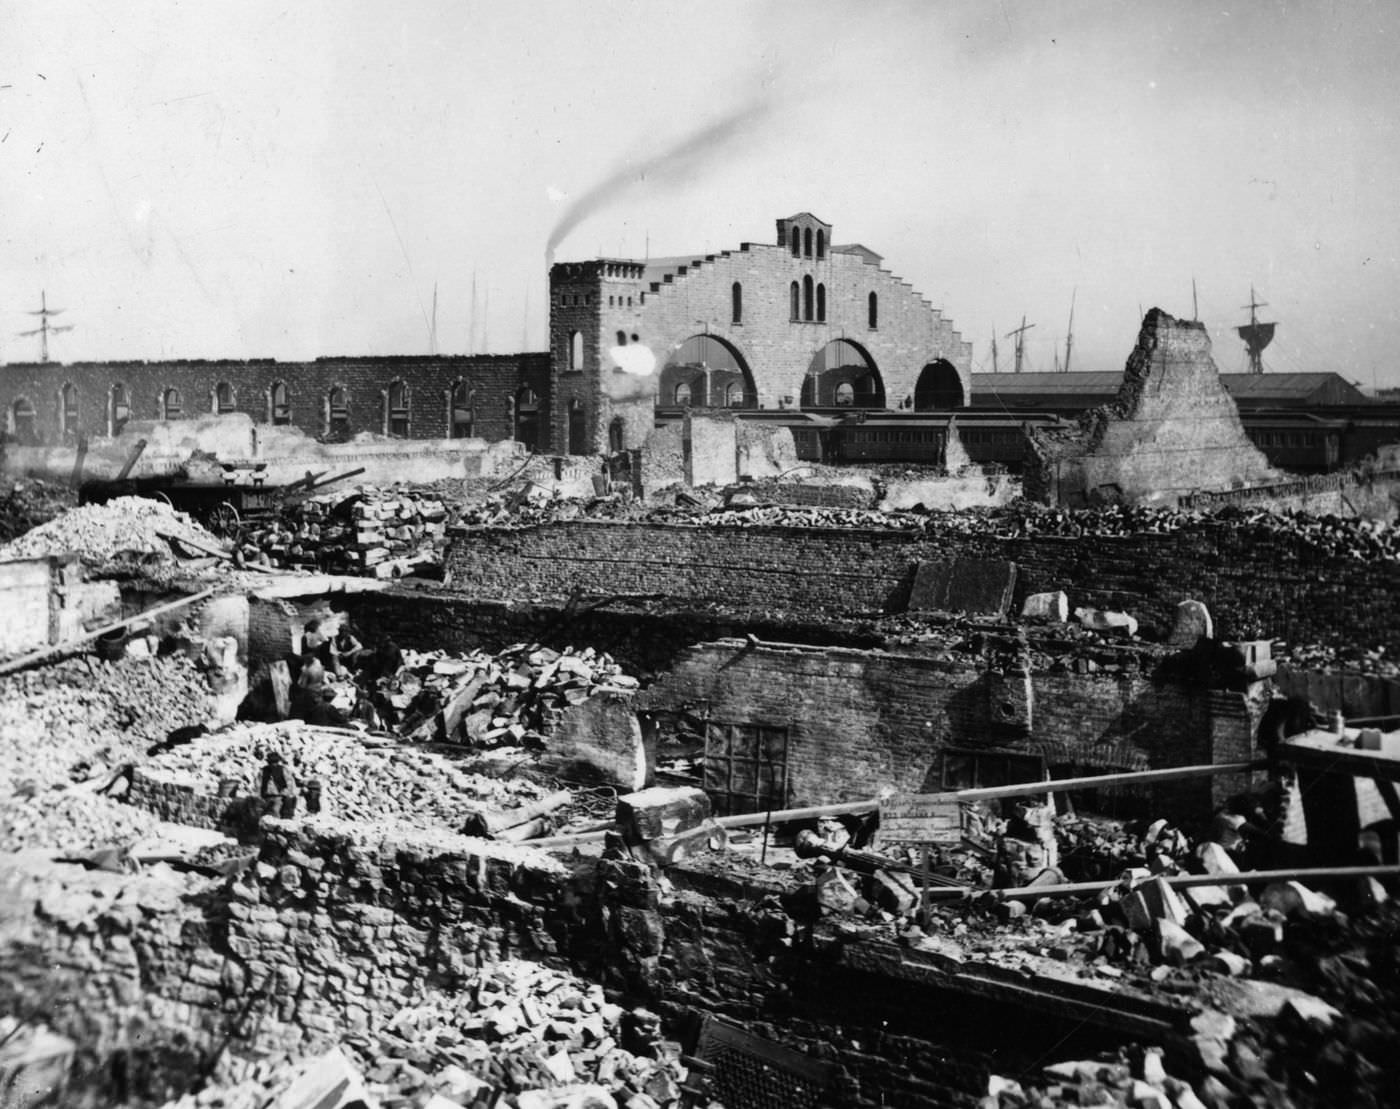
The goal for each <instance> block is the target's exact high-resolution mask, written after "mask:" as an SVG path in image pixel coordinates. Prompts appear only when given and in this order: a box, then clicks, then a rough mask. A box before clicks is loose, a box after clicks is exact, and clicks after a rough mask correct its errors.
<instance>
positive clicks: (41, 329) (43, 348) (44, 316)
mask: <svg viewBox="0 0 1400 1109" xmlns="http://www.w3.org/2000/svg"><path fill="white" fill-rule="evenodd" d="M65 311H67V309H64V308H50V307H49V299H48V294H47V293H46V292H44V291H43V290H42V289H41V290H40V291H39V310H38V311H37V312H30V313H29V315H31V316H38V317H39V326H38V327H36V328H35V329H34V330H33V331H21V332H20V336H21V337H27V336H30V335H38V336H39V350H40V355H39V361H40V362H47V361H48V360H49V332H51V331H52V332H53V333H54V334H55V335H57V334H58V333H59V332H61V331H72V330H73V325H72V324H68V325H67V326H66V327H52V326H50V325H49V317H50V316H58V315H61V314H62V313H63V312H65Z"/></svg>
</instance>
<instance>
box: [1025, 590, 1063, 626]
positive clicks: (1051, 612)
mask: <svg viewBox="0 0 1400 1109" xmlns="http://www.w3.org/2000/svg"><path fill="white" fill-rule="evenodd" d="M1021 615H1022V616H1025V617H1027V618H1029V619H1032V620H1052V621H1054V622H1055V623H1057V624H1063V623H1065V622H1066V621H1067V620H1068V619H1069V597H1067V596H1066V595H1065V592H1064V590H1057V591H1056V592H1054V593H1032V594H1031V595H1030V596H1029V597H1027V598H1026V602H1025V604H1023V605H1022V606H1021Z"/></svg>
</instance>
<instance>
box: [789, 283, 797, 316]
mask: <svg viewBox="0 0 1400 1109" xmlns="http://www.w3.org/2000/svg"><path fill="white" fill-rule="evenodd" d="M789 294H790V298H791V300H792V309H791V311H790V312H789V313H788V319H790V320H796V319H799V318H800V317H799V316H798V314H797V298H798V293H797V282H796V281H794V282H793V283H792V288H791V289H790V290H789Z"/></svg>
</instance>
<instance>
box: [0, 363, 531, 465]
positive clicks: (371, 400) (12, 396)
mask: <svg viewBox="0 0 1400 1109" xmlns="http://www.w3.org/2000/svg"><path fill="white" fill-rule="evenodd" d="M396 381H401V382H403V383H404V384H405V385H406V386H407V398H406V399H407V405H408V416H409V426H408V437H409V438H414V439H435V438H447V437H448V436H449V435H450V434H451V423H450V420H451V417H450V414H449V413H450V407H451V403H450V398H451V394H452V389H453V387H454V386H455V385H456V384H458V383H459V382H460V383H463V384H464V385H465V386H466V388H467V389H468V390H470V391H471V392H472V394H473V408H474V412H475V426H474V427H473V433H474V434H475V435H476V436H478V437H481V438H486V439H492V440H496V439H511V438H514V436H515V424H514V418H515V403H516V395H517V392H518V391H519V390H520V389H521V388H522V387H524V386H528V387H529V388H531V389H533V390H534V391H535V392H536V394H537V395H538V396H539V397H540V398H541V403H542V404H545V405H547V403H548V395H549V356H548V355H547V354H543V353H540V354H515V355H470V356H467V355H441V356H422V357H419V356H384V357H363V358H318V359H317V360H316V361H314V362H276V361H273V360H271V359H257V360H251V361H247V362H239V361H200V360H191V361H183V360H172V361H169V362H77V363H72V364H66V365H65V364H59V363H47V364H39V363H12V364H10V365H7V366H5V367H4V373H3V374H0V405H3V410H4V412H5V413H6V419H7V423H6V430H8V431H10V432H15V431H16V430H17V429H16V427H15V421H14V405H15V403H16V401H18V400H19V399H20V398H24V399H25V400H28V401H29V403H30V404H32V405H33V407H34V411H35V420H34V431H35V435H36V437H37V438H38V440H39V441H40V442H43V443H58V442H62V441H63V440H64V438H65V432H67V437H68V438H73V437H75V436H76V433H77V431H78V430H81V431H83V432H84V433H86V434H88V435H106V434H108V433H109V431H110V428H111V423H110V420H111V415H112V413H111V399H112V387H113V385H118V384H119V385H121V386H122V387H123V389H124V390H125V391H126V396H127V400H128V403H129V406H130V418H131V419H133V420H153V419H163V418H166V416H167V415H168V414H169V413H168V412H167V407H166V404H165V401H164V398H165V395H166V392H167V390H169V389H177V390H179V392H180V401H181V413H182V415H184V416H196V415H204V414H207V413H210V412H213V411H215V401H216V392H217V390H218V387H219V385H220V383H226V384H228V385H229V386H231V388H232V400H233V408H232V410H233V411H235V412H245V413H247V414H248V415H249V416H251V417H252V418H253V420H254V422H256V423H260V424H266V423H270V422H272V400H271V391H272V389H273V386H274V385H275V384H279V383H280V384H282V385H284V386H285V387H286V390H287V401H288V405H289V409H290V422H291V423H292V424H294V425H295V426H297V427H299V428H301V429H302V430H303V431H305V432H307V433H308V434H309V435H321V434H323V433H325V432H326V431H327V430H328V428H329V396H330V392H331V390H332V389H334V388H337V387H339V388H341V389H343V390H344V391H345V399H346V404H347V411H348V430H349V432H350V433H352V434H353V433H355V432H360V431H372V432H377V433H380V434H387V433H388V430H389V429H388V425H387V423H386V404H387V398H388V393H389V389H390V387H391V386H392V385H393V384H394V382H396ZM66 386H72V387H74V388H75V389H76V398H75V399H74V400H73V401H70V407H72V408H73V410H74V411H75V412H76V414H77V420H76V427H68V428H65V426H64V424H65V421H64V417H63V408H64V402H63V395H64V389H65V387H66ZM546 442H547V439H546V438H545V437H544V436H543V435H541V436H540V437H538V438H537V439H536V441H535V442H534V443H532V444H531V445H532V446H541V447H542V446H544V445H545V443H546Z"/></svg>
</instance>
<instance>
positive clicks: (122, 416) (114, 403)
mask: <svg viewBox="0 0 1400 1109" xmlns="http://www.w3.org/2000/svg"><path fill="white" fill-rule="evenodd" d="M129 419H131V397H130V396H129V395H128V394H127V391H126V386H125V385H113V386H112V396H111V400H110V404H109V406H108V409H107V426H108V427H110V428H111V429H112V434H113V435H120V434H121V433H122V428H124V427H126V422H127V421H128V420H129Z"/></svg>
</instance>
